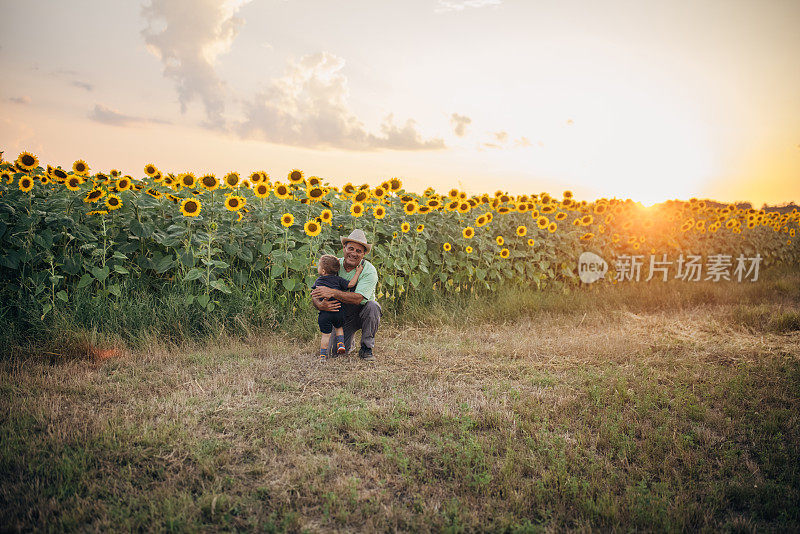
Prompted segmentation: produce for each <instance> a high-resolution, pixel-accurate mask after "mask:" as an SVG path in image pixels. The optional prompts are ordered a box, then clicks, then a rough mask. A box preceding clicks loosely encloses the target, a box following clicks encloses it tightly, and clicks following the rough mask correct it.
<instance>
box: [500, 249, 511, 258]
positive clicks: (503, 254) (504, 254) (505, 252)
mask: <svg viewBox="0 0 800 534" xmlns="http://www.w3.org/2000/svg"><path fill="white" fill-rule="evenodd" d="M509 254H511V253H510V252H509V251H508V249H507V248H504V249H503V250H501V251H500V257H501V258H507V257H508V255H509Z"/></svg>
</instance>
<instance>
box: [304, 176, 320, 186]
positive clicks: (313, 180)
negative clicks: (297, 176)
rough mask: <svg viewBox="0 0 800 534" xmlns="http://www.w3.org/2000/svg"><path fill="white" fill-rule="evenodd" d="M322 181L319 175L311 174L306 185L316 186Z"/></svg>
mask: <svg viewBox="0 0 800 534" xmlns="http://www.w3.org/2000/svg"><path fill="white" fill-rule="evenodd" d="M321 183H322V180H320V179H319V176H309V177H308V179H307V180H306V187H316V186H318V185H320V184H321Z"/></svg>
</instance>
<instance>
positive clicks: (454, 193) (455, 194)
mask: <svg viewBox="0 0 800 534" xmlns="http://www.w3.org/2000/svg"><path fill="white" fill-rule="evenodd" d="M447 196H448V197H450V198H458V189H456V188H453V189H451V190H450V192H449V193H447Z"/></svg>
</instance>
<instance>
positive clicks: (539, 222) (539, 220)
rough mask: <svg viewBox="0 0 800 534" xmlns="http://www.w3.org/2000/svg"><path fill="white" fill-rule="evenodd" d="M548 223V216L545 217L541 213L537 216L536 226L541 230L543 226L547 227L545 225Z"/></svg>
mask: <svg viewBox="0 0 800 534" xmlns="http://www.w3.org/2000/svg"><path fill="white" fill-rule="evenodd" d="M548 224H550V219H548V218H547V217H545V216H544V215H542V216H540V217H538V218H537V219H536V226H538V227H539V228H541V229H542V230H544V229H545V228H547V225H548Z"/></svg>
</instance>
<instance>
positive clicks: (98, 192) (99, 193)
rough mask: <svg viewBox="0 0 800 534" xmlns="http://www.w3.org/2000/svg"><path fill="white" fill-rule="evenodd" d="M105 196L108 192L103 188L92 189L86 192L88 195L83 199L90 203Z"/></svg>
mask: <svg viewBox="0 0 800 534" xmlns="http://www.w3.org/2000/svg"><path fill="white" fill-rule="evenodd" d="M104 196H106V192H105V191H103V190H102V189H92V190H91V191H89V192H88V193H86V196H85V197H83V201H84V202H85V203H87V204H89V203H91V202H97V201H98V200H100V199H101V198H103V197H104Z"/></svg>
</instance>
